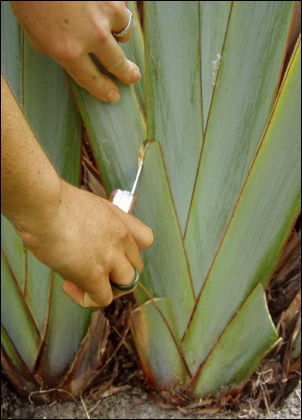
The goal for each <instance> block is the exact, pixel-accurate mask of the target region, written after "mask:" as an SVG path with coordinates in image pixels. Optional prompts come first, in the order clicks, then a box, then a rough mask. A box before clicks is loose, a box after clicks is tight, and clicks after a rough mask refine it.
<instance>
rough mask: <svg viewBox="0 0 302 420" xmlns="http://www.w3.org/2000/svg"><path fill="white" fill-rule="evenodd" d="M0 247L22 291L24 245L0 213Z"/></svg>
mask: <svg viewBox="0 0 302 420" xmlns="http://www.w3.org/2000/svg"><path fill="white" fill-rule="evenodd" d="M1 247H2V249H3V250H4V252H5V255H6V257H7V259H8V261H9V264H10V266H11V268H12V270H13V272H14V275H15V278H16V281H17V282H18V284H19V287H20V289H21V290H23V291H24V287H25V278H26V247H25V246H24V244H23V241H22V239H21V237H20V235H18V234H17V232H16V231H15V228H14V226H13V225H12V224H11V222H10V221H9V220H8V219H7V218H6V217H5V216H3V214H1Z"/></svg>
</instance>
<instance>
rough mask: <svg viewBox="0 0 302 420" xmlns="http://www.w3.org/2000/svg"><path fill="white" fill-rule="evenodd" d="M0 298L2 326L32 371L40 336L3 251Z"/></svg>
mask: <svg viewBox="0 0 302 420" xmlns="http://www.w3.org/2000/svg"><path fill="white" fill-rule="evenodd" d="M1 296H5V300H3V299H2V304H1V322H2V325H3V327H4V328H5V330H6V332H7V334H8V335H9V337H10V339H11V341H12V342H13V343H14V346H15V348H16V350H17V352H18V353H19V354H20V355H21V357H22V359H23V361H24V362H25V364H26V366H27V367H28V368H29V369H32V368H33V366H34V363H35V359H36V356H37V354H38V350H39V344H40V334H39V331H38V328H37V326H36V324H35V322H34V320H33V318H32V315H31V313H30V309H29V307H28V305H27V303H26V301H25V299H24V296H23V294H22V291H21V290H20V288H19V286H18V283H17V281H16V279H15V276H14V273H13V271H12V270H11V268H10V266H9V264H8V261H7V259H6V258H5V256H4V253H3V251H2V252H1ZM9 309H10V310H9ZM3 344H5V342H4V343H3ZM4 348H5V347H4ZM7 351H9V349H7Z"/></svg>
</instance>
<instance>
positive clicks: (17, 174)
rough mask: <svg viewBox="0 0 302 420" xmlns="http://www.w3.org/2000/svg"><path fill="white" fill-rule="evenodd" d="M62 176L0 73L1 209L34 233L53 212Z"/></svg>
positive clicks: (24, 230)
mask: <svg viewBox="0 0 302 420" xmlns="http://www.w3.org/2000/svg"><path fill="white" fill-rule="evenodd" d="M60 200H61V180H60V178H59V176H58V174H57V173H56V171H55V169H54V168H53V166H52V164H51V162H50V161H49V159H48V157H47V156H46V154H45V153H44V151H43V149H42V148H41V146H40V144H39V143H38V141H37V139H36V137H35V135H34V134H33V132H32V130H31V128H30V126H29V124H28V122H27V121H26V119H25V117H24V115H23V113H22V111H21V109H20V108H19V106H18V104H17V102H16V100H15V98H14V96H13V94H12V92H11V90H10V88H9V86H8V84H7V83H6V81H5V79H4V77H3V76H2V75H1V211H2V212H3V214H4V215H5V216H6V217H7V218H8V219H9V220H10V221H11V222H12V223H13V224H14V225H15V227H16V229H17V230H18V231H19V233H24V234H25V235H26V234H27V233H29V234H33V235H35V234H36V232H38V231H39V230H41V229H42V230H43V229H44V228H46V227H47V224H48V223H49V221H50V220H51V218H52V217H53V215H54V214H55V213H56V211H57V209H58V207H59V205H60Z"/></svg>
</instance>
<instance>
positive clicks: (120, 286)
mask: <svg viewBox="0 0 302 420" xmlns="http://www.w3.org/2000/svg"><path fill="white" fill-rule="evenodd" d="M134 271H135V279H134V281H133V282H132V283H130V284H127V285H123V284H117V283H114V281H112V280H110V283H111V285H112V286H113V287H115V288H116V289H118V290H122V291H127V290H132V289H134V288H135V287H136V285H137V284H138V282H139V277H140V274H141V273H140V272H139V271H138V270H137V269H136V268H134Z"/></svg>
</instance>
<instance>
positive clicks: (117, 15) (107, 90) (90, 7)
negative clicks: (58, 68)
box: [10, 1, 141, 102]
mask: <svg viewBox="0 0 302 420" xmlns="http://www.w3.org/2000/svg"><path fill="white" fill-rule="evenodd" d="M10 4H11V7H12V10H13V12H14V14H15V16H16V18H17V20H18V22H19V23H20V25H22V26H23V28H24V30H25V32H26V34H27V36H28V38H29V40H30V42H31V44H32V46H33V47H34V48H35V49H36V50H37V51H39V52H41V53H45V54H48V55H50V56H51V57H53V58H54V59H55V60H56V61H57V62H58V63H60V64H61V65H62V66H63V67H64V68H65V70H66V71H67V72H68V73H69V74H70V75H71V76H72V77H73V78H74V80H75V81H76V82H77V83H78V84H79V85H80V86H82V87H83V88H85V89H87V90H88V91H89V92H90V93H91V94H92V95H94V96H96V97H97V98H99V99H101V100H102V101H105V102H117V101H118V100H119V92H118V88H117V86H116V85H115V84H114V82H113V81H112V80H111V79H110V78H109V77H107V76H105V75H104V74H102V73H100V72H99V70H98V69H97V67H96V65H95V64H94V63H93V61H92V59H91V58H90V56H89V53H93V54H94V55H95V56H96V58H97V59H98V60H99V62H100V63H101V64H102V65H103V66H104V67H105V68H106V70H107V71H108V72H109V73H112V74H113V75H114V76H115V77H116V78H117V79H118V80H120V81H121V82H122V83H126V84H132V83H136V82H138V81H139V80H140V77H141V75H140V71H139V68H138V67H137V66H136V65H135V64H134V63H132V62H131V61H130V60H127V59H126V57H125V55H124V53H123V50H122V49H121V47H120V46H119V45H118V43H117V41H116V39H115V38H114V36H113V35H112V32H120V31H122V30H123V29H124V28H125V27H126V26H127V24H128V21H129V13H128V11H127V9H126V6H125V2H124V1H11V2H10ZM133 31H134V27H133V30H132V32H131V33H129V34H128V35H126V36H125V37H122V38H119V41H120V42H127V41H128V40H129V39H130V38H131V36H132V33H133Z"/></svg>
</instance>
